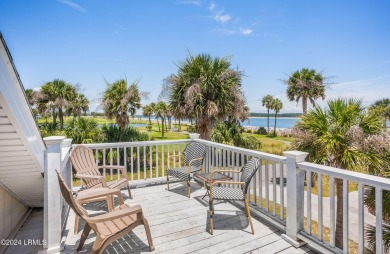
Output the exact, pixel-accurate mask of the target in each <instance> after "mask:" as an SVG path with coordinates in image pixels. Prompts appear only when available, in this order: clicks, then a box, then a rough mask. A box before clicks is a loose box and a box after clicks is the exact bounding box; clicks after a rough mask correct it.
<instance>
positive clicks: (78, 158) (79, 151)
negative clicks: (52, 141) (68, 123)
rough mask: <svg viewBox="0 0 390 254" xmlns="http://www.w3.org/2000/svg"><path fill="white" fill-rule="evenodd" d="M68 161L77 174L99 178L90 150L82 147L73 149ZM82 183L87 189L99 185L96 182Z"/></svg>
mask: <svg viewBox="0 0 390 254" xmlns="http://www.w3.org/2000/svg"><path fill="white" fill-rule="evenodd" d="M70 159H71V161H72V165H73V168H74V170H75V171H76V172H77V173H78V174H85V175H93V176H101V174H100V172H99V169H98V168H97V166H98V165H97V164H96V162H95V158H94V156H93V151H92V150H91V149H90V148H88V147H86V146H83V145H78V146H76V147H74V148H73V149H72V152H71V154H70ZM83 182H84V183H85V185H86V187H87V188H90V187H92V186H95V185H97V184H101V182H100V181H98V180H89V179H83Z"/></svg>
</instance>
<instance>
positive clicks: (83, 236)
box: [77, 223, 91, 251]
mask: <svg viewBox="0 0 390 254" xmlns="http://www.w3.org/2000/svg"><path fill="white" fill-rule="evenodd" d="M89 232H91V227H90V226H89V225H88V224H87V223H86V224H85V227H84V230H83V233H82V234H81V237H80V243H79V246H78V247H77V251H79V250H81V248H83V245H84V243H85V240H87V238H88V235H89Z"/></svg>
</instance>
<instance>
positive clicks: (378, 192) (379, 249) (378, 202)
mask: <svg viewBox="0 0 390 254" xmlns="http://www.w3.org/2000/svg"><path fill="white" fill-rule="evenodd" d="M375 216H376V223H375V228H376V230H375V240H376V243H375V245H376V248H375V251H376V253H383V246H382V245H383V244H382V242H383V231H382V230H383V229H382V189H381V188H379V187H375Z"/></svg>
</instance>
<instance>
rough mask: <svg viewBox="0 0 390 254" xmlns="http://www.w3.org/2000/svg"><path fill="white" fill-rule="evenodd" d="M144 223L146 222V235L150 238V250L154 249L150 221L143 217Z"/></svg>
mask: <svg viewBox="0 0 390 254" xmlns="http://www.w3.org/2000/svg"><path fill="white" fill-rule="evenodd" d="M143 223H144V227H145V232H146V237H147V238H148V243H149V249H150V251H154V246H153V241H152V235H151V234H150V228H149V223H148V221H147V220H146V219H145V218H143Z"/></svg>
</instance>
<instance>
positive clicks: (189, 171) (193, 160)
mask: <svg viewBox="0 0 390 254" xmlns="http://www.w3.org/2000/svg"><path fill="white" fill-rule="evenodd" d="M199 160H203V157H200V158H196V159H192V160H191V161H190V162H189V163H188V174H189V173H191V164H192V163H194V162H195V161H199Z"/></svg>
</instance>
